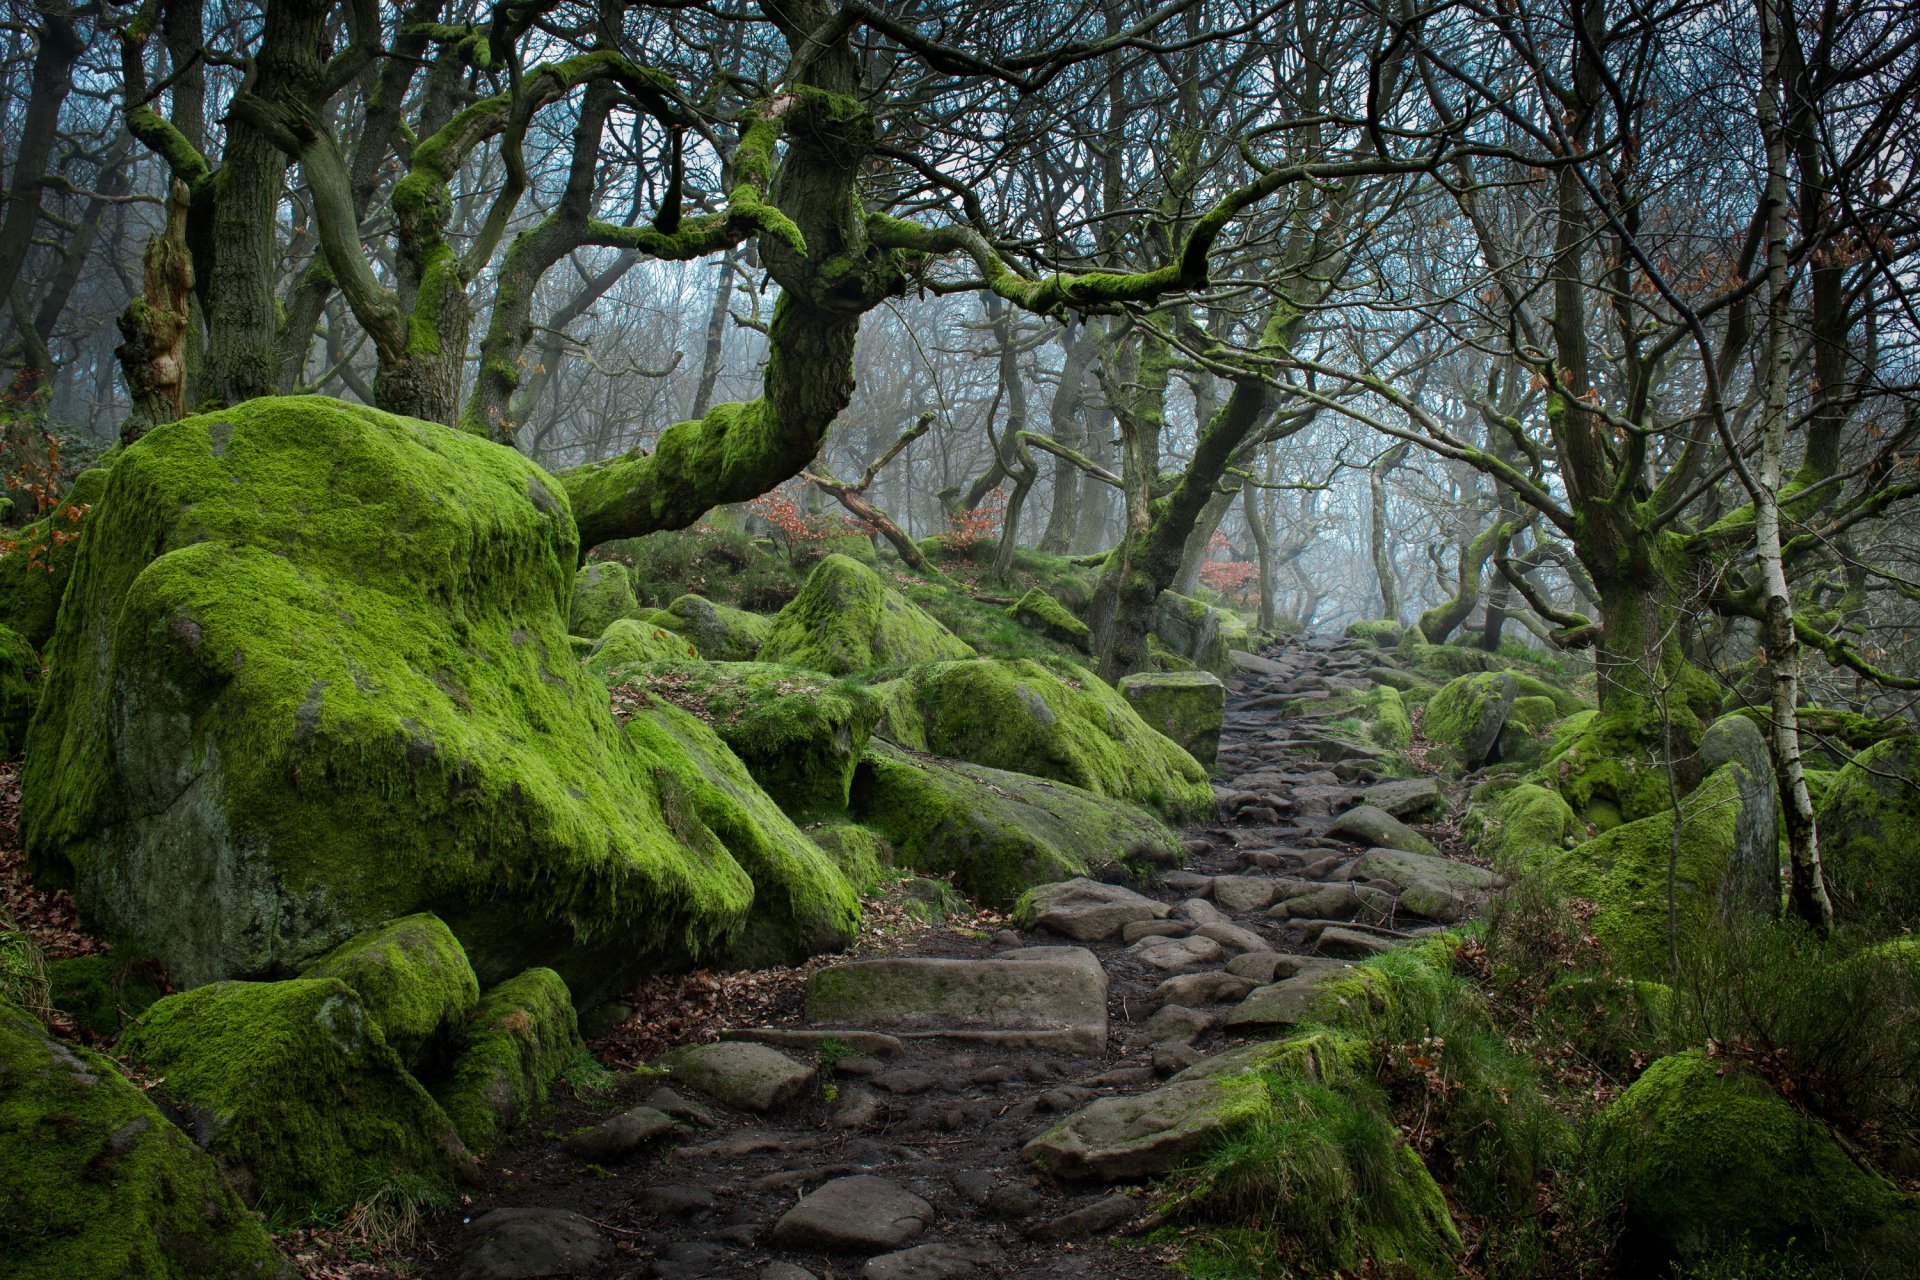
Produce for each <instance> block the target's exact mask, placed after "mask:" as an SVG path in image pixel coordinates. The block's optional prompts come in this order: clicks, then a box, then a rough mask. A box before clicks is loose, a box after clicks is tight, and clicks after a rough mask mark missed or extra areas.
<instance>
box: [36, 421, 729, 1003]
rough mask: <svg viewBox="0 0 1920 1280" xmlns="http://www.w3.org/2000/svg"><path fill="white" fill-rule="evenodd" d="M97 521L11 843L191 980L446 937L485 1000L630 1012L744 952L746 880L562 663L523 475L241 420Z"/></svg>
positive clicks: (436, 452)
mask: <svg viewBox="0 0 1920 1280" xmlns="http://www.w3.org/2000/svg"><path fill="white" fill-rule="evenodd" d="M87 521H88V532H87V537H86V538H84V539H83V540H82V543H81V550H80V554H79V557H78V560H77V561H76V563H75V566H74V571H73V580H72V582H71V584H70V587H69V590H68V602H69V607H68V608H67V609H66V610H64V611H63V614H62V620H61V626H60V630H59V632H58V634H57V635H56V636H55V637H54V640H53V642H52V645H51V646H50V647H49V650H48V656H49V659H50V664H51V674H50V676H49V678H48V685H47V690H46V698H45V700H44V701H43V703H42V708H41V711H40V713H39V714H38V715H37V716H36V718H35V720H34V724H33V727H32V729H31V731H30V734H29V741H30V753H29V757H28V761H27V764H26V768H25V770H24V773H23V777H22V784H21V785H22V814H21V825H22V830H23V834H24V836H25V841H26V845H27V849H28V857H29V859H30V862H31V864H32V866H33V867H34V870H35V873H36V875H37V876H39V877H41V878H42V879H43V880H44V881H46V882H49V883H53V884H65V885H70V886H71V887H72V888H73V890H74V892H75V896H76V898H77V899H78V901H79V904H80V907H81V909H82V911H83V913H84V914H86V915H87V916H88V918H89V919H91V920H92V921H94V922H95V923H96V924H97V925H99V926H101V927H103V928H105V929H107V930H109V931H112V932H114V933H116V934H118V935H120V936H124V937H127V938H129V939H130V940H131V941H133V942H135V943H137V944H139V945H141V946H142V947H144V948H146V949H147V950H148V951H150V952H151V953H152V954H153V955H155V957H156V958H158V959H159V960H161V961H162V962H163V963H164V964H165V966H166V968H167V970H168V972H169V973H171V974H172V976H173V977H174V979H175V980H176V981H178V982H181V983H183V984H189V985H191V984H196V983H202V982H206V981H210V980H214V979H218V978H223V977H231V976H247V977H277V976H283V975H285V974H288V973H293V972H298V970H299V969H300V968H301V967H303V966H304V965H305V964H307V963H310V962H311V961H313V960H314V959H316V958H317V957H318V956H319V955H321V954H322V953H324V952H325V951H326V950H328V949H329V948H331V947H333V946H335V945H338V944H339V943H340V942H342V941H344V940H346V939H347V938H349V937H351V936H352V935H354V934H355V933H358V932H360V931H361V930H363V929H366V928H369V927H372V926H374V925H376V924H379V923H381V922H383V921H386V920H391V919H394V918H396V917H399V916H404V915H410V914H413V913H415V912H418V911H432V912H433V913H435V914H436V915H439V916H440V917H441V918H442V919H443V920H445V921H446V922H447V924H448V925H449V926H450V927H451V928H452V929H453V931H454V933H455V935H456V936H457V937H459V938H460V940H461V942H462V944H463V945H464V946H465V947H466V949H467V953H468V956H469V957H470V958H471V960H472V962H473V965H474V968H475V970H476V972H478V973H479V975H480V977H481V979H482V981H483V982H486V981H494V980H498V979H499V978H501V977H504V976H507V975H510V974H513V973H517V972H519V971H520V970H521V969H523V968H525V967H527V966H528V965H529V964H532V963H542V964H551V965H556V966H558V967H560V968H561V969H562V971H563V972H566V973H568V974H570V975H572V976H574V977H576V978H578V979H579V980H580V981H581V982H585V983H589V984H600V985H604V986H608V987H613V986H617V985H619V984H621V983H624V982H626V981H628V980H629V979H631V978H633V977H636V976H638V975H639V974H641V973H644V972H646V971H648V970H650V969H653V968H656V967H659V966H661V965H666V964H684V963H686V962H687V961H688V959H689V958H690V956H693V955H695V954H696V953H704V952H705V951H707V950H709V949H711V948H712V947H713V946H715V945H717V944H719V943H720V942H721V941H722V940H724V939H725V938H726V937H728V936H729V935H731V934H732V933H733V932H734V931H735V930H736V929H737V928H738V927H739V925H740V923H741V921H742V920H743V918H744V917H745V915H746V912H747V910H748V908H749V907H750V905H751V903H752V901H753V896H754V886H753V882H752V879H751V877H750V876H749V875H748V873H747V872H746V871H745V870H744V869H742V868H741V867H740V866H739V865H738V864H737V863H735V862H733V861H732V860H731V859H729V858H726V857H709V856H696V855H694V854H692V853H690V852H689V849H688V847H687V846H686V844H685V843H684V842H683V841H682V840H681V839H680V838H679V837H678V835H677V834H676V833H675V831H674V830H673V829H672V827H671V826H670V824H669V823H668V821H667V819H666V817H665V815H664V813H663V810H662V803H661V797H660V794H659V790H658V787H657V786H656V783H655V774H656V769H657V762H656V761H654V760H652V759H651V758H649V757H647V756H646V755H645V753H644V752H642V751H640V750H638V749H636V747H635V745H634V744H633V742H632V740H631V739H630V738H629V736H628V735H627V734H625V733H624V732H622V731H621V729H620V727H619V726H618V725H617V724H616V723H615V722H614V720H613V717H612V714H611V711H610V708H609V706H608V699H607V695H606V690H605V689H604V687H603V686H602V685H601V684H599V683H598V682H597V681H595V680H593V679H592V678H591V677H589V676H588V675H587V674H586V673H585V672H584V671H582V670H581V669H580V667H579V665H578V663H577V662H576V661H575V660H574V657H573V654H572V650H571V646H570V644H569V641H568V636H567V631H566V627H565V621H564V619H565V616H566V608H567V605H568V602H569V601H570V600H571V598H572V593H573V584H574V564H575V561H576V552H577V541H576V534H575V531H574V527H573V521H572V519H571V516H570V514H569V512H568V508H567V503H566V498H565V496H564V491H563V490H562V488H561V487H560V485H559V484H558V483H557V482H555V481H553V480H552V479H551V477H548V476H547V475H546V474H545V473H544V472H542V471H541V470H540V469H539V468H538V467H536V466H535V465H533V464H532V463H531V462H529V461H527V460H526V459H525V458H524V457H522V456H520V455H519V454H518V453H516V452H514V451H513V450H511V449H507V448H505V447H502V446H499V445H494V444H490V443H488V442H486V441H483V440H480V439H478V438H476V437H474V436H470V435H467V434H465V433H462V432H458V431H453V430H449V429H447V428H444V427H439V426H435V425H433V424H431V423H423V422H417V421H413V420H410V419H406V418H399V417H395V416H393V415H390V414H384V413H380V412H377V411H375V410H371V409H364V408H359V407H355V406H351V405H346V404H342V403H340V402H337V401H333V400H326V399H322V398H318V397H288V398H268V399H261V400H253V401H249V402H247V403H246V404H243V405H239V406H236V407H235V408H233V409H230V410H226V411H223V412H219V413H213V414H207V415H203V416H199V417H194V418H187V419H183V420H181V421H179V422H174V423H169V424H166V425H164V426H161V427H159V428H157V429H155V430H154V431H152V432H150V433H149V434H148V435H147V436H145V437H144V438H143V439H142V440H141V441H140V442H139V443H138V444H136V445H133V446H132V447H130V448H128V449H127V450H125V451H124V453H123V454H122V455H121V457H120V459H119V461H118V462H117V463H116V465H115V466H114V468H113V471H112V473H111V475H110V477H109V478H108V481H107V486H106V492H105V494H104V495H103V496H102V497H101V498H100V500H99V502H98V504H97V506H96V508H95V510H94V511H93V512H92V513H91V514H90V515H89V516H88V517H87Z"/></svg>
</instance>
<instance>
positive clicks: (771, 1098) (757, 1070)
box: [659, 1040, 814, 1111]
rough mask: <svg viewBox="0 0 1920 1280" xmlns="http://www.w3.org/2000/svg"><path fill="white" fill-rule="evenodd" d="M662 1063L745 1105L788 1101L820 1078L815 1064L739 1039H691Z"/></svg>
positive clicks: (692, 1083)
mask: <svg viewBox="0 0 1920 1280" xmlns="http://www.w3.org/2000/svg"><path fill="white" fill-rule="evenodd" d="M659 1065H661V1066H663V1067H665V1068H666V1069H667V1070H668V1071H670V1072H672V1073H673V1078H674V1079H675V1080H678V1081H680V1082H681V1083H683V1084H686V1085H688V1086H689V1087H691V1088H694V1089H697V1090H699V1091H700V1092H701V1093H704V1094H706V1095H707V1096H708V1097H709V1098H712V1099H713V1100H714V1101H716V1102H720V1103H724V1104H726V1105H727V1106H729V1107H738V1108H740V1109H741V1110H742V1111H771V1110H773V1109H774V1108H775V1107H783V1106H785V1105H786V1104H787V1103H789V1102H792V1101H793V1100H794V1099H795V1098H797V1097H799V1096H800V1095H801V1094H802V1093H804V1092H805V1091H806V1089H807V1086H808V1085H810V1084H812V1083H813V1078H814V1070H813V1068H812V1067H809V1066H806V1065H804V1064H803V1063H799V1062H795V1061H794V1060H793V1059H792V1058H789V1057H788V1056H787V1055H786V1054H784V1053H781V1052H779V1051H778V1050H776V1049H769V1048H768V1047H767V1046H765V1045H763V1044H751V1043H748V1042H745V1041H734V1040H723V1041H721V1042H720V1043H719V1044H694V1045H685V1046H683V1047H681V1048H678V1049H675V1050H673V1051H672V1052H670V1053H668V1054H666V1055H665V1056H663V1057H662V1058H661V1059H660V1063H659Z"/></svg>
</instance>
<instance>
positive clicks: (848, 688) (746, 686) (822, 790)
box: [607, 662, 880, 817]
mask: <svg viewBox="0 0 1920 1280" xmlns="http://www.w3.org/2000/svg"><path fill="white" fill-rule="evenodd" d="M607 678H608V679H609V680H610V681H612V682H614V683H615V684H618V685H626V686H630V687H633V688H638V689H644V690H646V691H648V692H649V693H652V694H654V695H656V696H658V697H660V698H663V699H665V700H667V701H669V702H671V703H673V704H674V705H676V706H680V707H684V708H687V709H688V710H690V711H692V712H693V713H694V714H696V715H697V716H699V717H700V719H701V720H703V721H705V722H706V723H707V724H708V725H710V726H711V727H712V730H713V732H715V733H717V734H719V735H720V739H721V740H722V741H723V742H725V743H726V744H727V746H728V747H730V748H731V749H732V751H733V754H734V755H737V756H739V757H740V759H741V761H743V762H744V763H745V764H746V767H747V771H748V772H750V773H751V774H752V775H753V777H754V779H755V781H757V782H758V783H759V784H760V785H761V786H762V787H764V788H766V790H767V792H768V793H769V794H771V795H772V796H773V798H774V800H775V801H777V802H778V803H779V804H780V807H781V808H783V809H785V810H786V811H787V812H788V813H790V814H794V815H796V816H802V817H805V816H812V815H816V814H823V813H836V812H839V811H842V810H844V809H845V808H846V807H847V786H848V783H849V782H850V780H851V779H852V777H853V768H854V765H855V764H856V763H858V761H859V759H860V753H861V752H862V751H863V750H865V749H866V745H867V736H868V735H869V734H870V733H872V731H873V727H874V723H875V721H877V720H878V719H879V717H880V704H879V702H878V701H877V700H876V699H875V698H874V696H873V695H872V694H871V693H869V692H868V691H867V690H866V689H865V688H864V687H862V686H860V685H857V684H854V683H852V682H850V681H845V680H834V679H831V678H829V677H827V676H823V675H821V674H820V673H819V672H817V671H809V670H806V669H804V668H800V667H783V666H776V665H774V664H772V663H765V662H656V663H648V664H646V665H645V666H640V667H622V668H617V669H615V670H614V671H613V672H611V673H610V674H609V675H608V677H607Z"/></svg>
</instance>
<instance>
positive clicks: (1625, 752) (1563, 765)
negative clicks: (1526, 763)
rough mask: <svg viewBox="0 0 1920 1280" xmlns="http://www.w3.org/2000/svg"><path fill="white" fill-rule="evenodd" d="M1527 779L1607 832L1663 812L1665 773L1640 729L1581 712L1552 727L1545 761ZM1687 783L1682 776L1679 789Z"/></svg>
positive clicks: (1666, 799) (1619, 720)
mask: <svg viewBox="0 0 1920 1280" xmlns="http://www.w3.org/2000/svg"><path fill="white" fill-rule="evenodd" d="M1529 781H1532V782H1536V783H1539V784H1540V785H1541V786H1545V787H1550V788H1552V789H1553V790H1555V791H1557V792H1559V793H1560V796H1561V798H1562V799H1564V800H1565V801H1566V802H1567V803H1568V804H1569V805H1571V806H1572V807H1573V811H1574V812H1575V813H1576V814H1578V815H1579V817H1580V819H1581V821H1583V822H1587V823H1591V824H1592V825H1593V826H1594V827H1595V828H1597V829H1599V830H1601V831H1607V830H1610V829H1612V828H1613V827H1617V826H1619V825H1620V824H1621V823H1623V822H1634V821H1637V820H1638V819H1641V818H1645V817H1648V816H1649V815H1652V814H1655V813H1659V812H1661V811H1662V810H1664V809H1666V808H1667V807H1668V805H1669V804H1670V802H1671V793H1670V788H1669V784H1668V779H1667V770H1666V769H1665V768H1664V767H1663V766H1661V765H1660V764H1659V762H1658V761H1657V760H1655V759H1654V757H1653V755H1652V753H1651V752H1650V751H1649V750H1648V746H1647V743H1646V740H1645V738H1644V736H1643V734H1642V730H1641V726H1640V725H1638V724H1636V723H1633V722H1631V721H1628V720H1626V719H1624V718H1623V717H1620V716H1603V715H1601V714H1600V713H1599V712H1597V711H1581V712H1577V713H1575V714H1574V715H1571V716H1569V717H1567V718H1566V719H1565V720H1562V721H1561V722H1560V723H1559V724H1558V725H1556V726H1554V728H1553V730H1552V733H1551V740H1550V741H1549V743H1548V745H1547V753H1546V758H1545V760H1544V761H1543V762H1542V763H1541V765H1540V767H1539V768H1538V769H1537V770H1535V771H1534V772H1533V773H1532V774H1531V775H1530V776H1529ZM1686 784H1687V780H1686V779H1685V778H1684V777H1683V778H1682V779H1681V785H1682V788H1683V789H1684V788H1685V786H1686Z"/></svg>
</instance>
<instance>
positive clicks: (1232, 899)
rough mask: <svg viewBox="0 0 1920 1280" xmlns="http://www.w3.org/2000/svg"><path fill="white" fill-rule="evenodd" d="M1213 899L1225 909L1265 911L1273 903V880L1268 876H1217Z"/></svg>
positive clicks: (1214, 879) (1214, 881)
mask: <svg viewBox="0 0 1920 1280" xmlns="http://www.w3.org/2000/svg"><path fill="white" fill-rule="evenodd" d="M1213 900H1214V901H1215V902H1217V903H1219V904H1220V907H1221V909H1222V910H1225V911H1265V910H1266V909H1267V908H1268V907H1269V906H1270V905H1272V903H1273V881H1272V880H1271V879H1269V878H1268V877H1266V876H1215V877H1214V878H1213Z"/></svg>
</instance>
